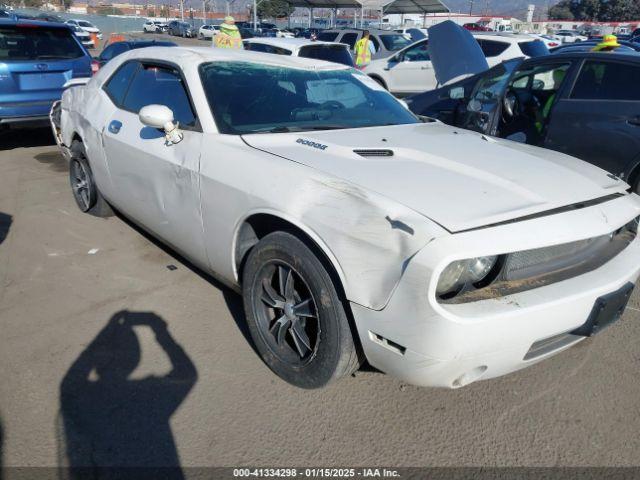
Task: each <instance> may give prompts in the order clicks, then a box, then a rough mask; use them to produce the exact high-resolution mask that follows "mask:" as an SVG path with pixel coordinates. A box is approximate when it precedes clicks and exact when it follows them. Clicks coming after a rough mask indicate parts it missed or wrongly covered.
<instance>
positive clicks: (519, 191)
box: [242, 122, 627, 232]
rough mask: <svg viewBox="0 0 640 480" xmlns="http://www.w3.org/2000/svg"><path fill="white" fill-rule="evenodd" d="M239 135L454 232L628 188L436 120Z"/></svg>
mask: <svg viewBox="0 0 640 480" xmlns="http://www.w3.org/2000/svg"><path fill="white" fill-rule="evenodd" d="M242 138H243V139H244V141H245V142H246V143H247V144H248V145H249V146H251V147H254V148H256V149H259V150H262V151H265V152H269V153H272V154H274V155H278V156H280V157H283V158H286V159H288V160H292V161H294V162H297V163H300V164H304V165H306V166H308V167H311V168H314V169H317V170H319V171H322V172H324V173H326V174H329V175H332V176H335V177H338V178H341V179H343V180H346V181H348V182H351V183H353V184H354V185H358V186H360V187H363V188H366V189H369V190H371V191H373V192H376V193H378V194H381V195H384V196H386V197H387V198H389V199H391V200H394V201H396V202H399V203H401V204H403V205H405V206H407V207H409V208H411V209H413V210H415V211H416V212H418V213H421V214H422V215H424V216H426V217H428V218H430V219H432V220H433V221H435V222H437V223H438V224H440V225H441V226H443V227H444V228H446V229H447V230H449V231H451V232H457V231H462V230H468V229H471V228H477V227H483V226H486V225H492V224H495V223H500V222H504V221H509V220H513V219H518V218H521V217H526V216H528V215H534V214H538V213H541V212H545V211H549V210H554V209H557V208H561V207H565V206H568V205H573V204H576V203H580V202H585V201H588V200H594V199H598V198H601V197H605V196H607V195H611V194H615V193H625V191H626V188H627V185H626V184H625V183H624V182H623V181H621V180H619V179H616V178H615V177H613V178H612V177H610V176H608V175H607V173H606V172H604V171H603V170H601V169H599V168H597V167H594V166H592V165H590V164H588V163H586V162H582V161H581V160H578V159H576V158H573V157H569V156H567V155H563V154H560V153H556V152H553V151H550V150H543V149H540V148H536V147H531V146H527V145H522V144H518V143H515V142H510V141H507V140H500V139H495V138H493V137H485V136H484V135H481V134H477V133H474V132H469V131H466V130H459V129H455V128H452V127H448V126H446V125H444V124H441V123H439V122H437V123H436V122H434V123H425V124H413V125H396V126H385V127H372V128H359V129H345V130H329V131H318V132H297V133H270V134H251V135H244V136H243V137H242Z"/></svg>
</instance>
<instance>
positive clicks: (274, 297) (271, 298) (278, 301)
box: [262, 278, 284, 309]
mask: <svg viewBox="0 0 640 480" xmlns="http://www.w3.org/2000/svg"><path fill="white" fill-rule="evenodd" d="M262 290H263V295H262V301H263V302H264V303H266V304H267V305H269V306H270V307H273V308H279V309H283V308H284V298H282V297H281V296H280V295H278V292H276V291H275V290H274V289H273V287H272V286H271V283H269V280H268V279H266V278H265V279H264V280H263V281H262Z"/></svg>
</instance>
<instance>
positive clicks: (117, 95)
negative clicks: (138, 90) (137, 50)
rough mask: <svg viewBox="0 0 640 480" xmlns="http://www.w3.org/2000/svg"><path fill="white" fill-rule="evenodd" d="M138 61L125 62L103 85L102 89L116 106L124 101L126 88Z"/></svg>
mask: <svg viewBox="0 0 640 480" xmlns="http://www.w3.org/2000/svg"><path fill="white" fill-rule="evenodd" d="M138 66H139V63H138V62H127V63H125V64H124V65H122V66H121V67H120V68H119V69H118V70H117V71H116V73H114V74H113V75H112V76H111V78H110V79H109V80H108V81H107V83H106V84H105V86H104V91H105V92H107V95H109V98H111V101H112V102H113V103H114V104H116V105H117V106H121V105H122V102H123V101H124V96H125V94H126V93H127V88H129V84H130V83H131V79H132V78H133V75H134V74H135V73H136V70H137V69H138Z"/></svg>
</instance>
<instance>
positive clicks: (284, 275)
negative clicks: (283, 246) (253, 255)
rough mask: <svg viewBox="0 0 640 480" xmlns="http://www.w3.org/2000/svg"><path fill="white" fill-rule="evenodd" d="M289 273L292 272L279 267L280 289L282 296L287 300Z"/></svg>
mask: <svg viewBox="0 0 640 480" xmlns="http://www.w3.org/2000/svg"><path fill="white" fill-rule="evenodd" d="M289 271H290V270H289V269H288V268H285V267H283V266H278V285H279V289H280V295H281V296H282V297H284V298H287V296H286V295H285V293H284V291H285V283H286V280H287V274H288V272H289Z"/></svg>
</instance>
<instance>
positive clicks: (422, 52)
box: [404, 42, 431, 62]
mask: <svg viewBox="0 0 640 480" xmlns="http://www.w3.org/2000/svg"><path fill="white" fill-rule="evenodd" d="M404 60H405V61H406V62H428V61H429V60H431V57H429V45H428V44H427V42H424V43H421V44H420V45H415V46H413V47H411V48H409V49H408V50H405V52H404Z"/></svg>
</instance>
